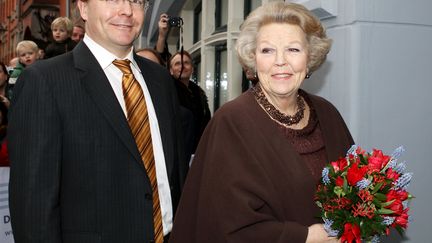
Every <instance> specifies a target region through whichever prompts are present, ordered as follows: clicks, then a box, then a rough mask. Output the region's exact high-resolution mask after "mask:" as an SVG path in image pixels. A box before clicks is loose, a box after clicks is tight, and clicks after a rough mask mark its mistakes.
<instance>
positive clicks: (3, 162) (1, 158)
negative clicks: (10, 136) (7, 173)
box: [0, 140, 9, 166]
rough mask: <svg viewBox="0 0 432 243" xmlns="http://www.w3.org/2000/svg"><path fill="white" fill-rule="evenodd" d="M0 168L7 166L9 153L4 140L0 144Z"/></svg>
mask: <svg viewBox="0 0 432 243" xmlns="http://www.w3.org/2000/svg"><path fill="white" fill-rule="evenodd" d="M0 166H9V153H8V149H7V141H6V140H4V141H3V142H2V143H1V144H0Z"/></svg>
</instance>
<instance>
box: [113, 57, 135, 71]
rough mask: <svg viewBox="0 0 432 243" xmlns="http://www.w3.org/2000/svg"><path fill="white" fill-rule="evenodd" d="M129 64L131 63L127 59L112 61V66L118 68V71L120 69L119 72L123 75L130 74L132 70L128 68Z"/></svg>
mask: <svg viewBox="0 0 432 243" xmlns="http://www.w3.org/2000/svg"><path fill="white" fill-rule="evenodd" d="M130 63H131V61H129V60H128V59H126V60H117V59H116V60H114V61H113V64H114V65H115V66H116V67H118V69H120V71H122V73H123V74H131V73H132V70H131V67H130Z"/></svg>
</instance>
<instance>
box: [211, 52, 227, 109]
mask: <svg viewBox="0 0 432 243" xmlns="http://www.w3.org/2000/svg"><path fill="white" fill-rule="evenodd" d="M215 48H216V52H215V64H216V67H215V74H216V77H215V78H216V80H215V91H214V94H215V95H214V104H213V105H214V107H213V109H214V111H216V110H217V109H218V108H219V107H220V106H221V105H223V104H224V103H226V102H227V101H228V70H227V67H228V65H227V60H228V53H227V48H226V44H223V45H218V46H216V47H215Z"/></svg>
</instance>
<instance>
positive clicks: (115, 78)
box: [83, 34, 173, 235]
mask: <svg viewBox="0 0 432 243" xmlns="http://www.w3.org/2000/svg"><path fill="white" fill-rule="evenodd" d="M83 41H84V43H85V44H86V45H87V46H88V48H89V49H90V51H91V52H92V54H93V55H94V56H95V58H96V60H97V61H98V63H99V65H100V66H101V67H102V69H103V71H104V72H105V75H106V76H107V78H108V80H109V83H110V85H111V87H112V89H113V91H114V93H115V95H116V97H117V100H118V102H119V103H120V106H121V107H122V109H123V112H124V114H125V116H126V117H127V111H126V105H125V101H124V97H123V88H122V77H123V73H122V72H121V71H120V69H118V68H117V67H116V66H115V65H114V64H113V63H112V62H113V61H114V60H115V59H128V60H130V61H131V68H132V72H133V74H134V76H135V79H136V80H137V81H138V82H139V84H140V85H141V88H142V90H143V92H144V97H145V101H146V105H147V110H148V115H149V121H150V133H151V137H152V144H153V153H154V159H155V163H156V165H155V166H156V177H157V182H158V192H159V201H160V208H161V213H162V226H163V232H164V235H166V234H168V233H169V232H171V229H172V218H173V210H172V200H171V190H170V185H169V181H168V174H167V170H166V165H165V156H164V152H163V147H162V139H161V135H160V130H159V123H158V120H157V117H156V111H155V109H154V106H153V102H152V99H151V96H150V93H149V91H148V89H147V85H146V83H145V81H144V78H143V76H142V74H141V70H140V69H139V67H138V65H137V63H136V62H135V60H134V59H133V48H131V51H130V52H129V53H128V55H127V56H126V57H125V58H119V57H116V56H115V55H114V54H112V53H111V52H109V51H108V50H106V49H105V48H103V47H102V46H101V45H99V44H98V43H96V42H95V41H94V40H92V39H91V38H90V37H89V36H88V35H87V34H86V35H85V36H84V39H83Z"/></svg>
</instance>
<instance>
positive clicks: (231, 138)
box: [171, 2, 353, 243]
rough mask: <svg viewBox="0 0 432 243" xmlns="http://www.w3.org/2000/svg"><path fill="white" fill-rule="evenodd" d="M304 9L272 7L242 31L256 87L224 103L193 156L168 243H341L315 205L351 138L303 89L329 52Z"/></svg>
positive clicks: (242, 52) (325, 105) (334, 114)
mask: <svg viewBox="0 0 432 243" xmlns="http://www.w3.org/2000/svg"><path fill="white" fill-rule="evenodd" d="M330 44H331V42H330V40H329V39H327V37H326V34H325V32H324V29H323V27H322V25H321V24H320V22H319V21H318V20H317V19H316V18H315V17H314V16H313V15H312V14H311V13H310V12H309V11H308V10H307V9H305V8H304V7H302V6H301V5H298V4H288V3H283V2H272V3H270V4H266V5H264V6H262V7H260V8H258V9H256V10H255V11H254V12H253V13H251V14H250V16H249V17H248V18H247V19H246V20H245V22H244V24H243V25H242V26H241V33H240V36H239V39H238V40H237V52H238V55H239V59H240V62H241V63H242V64H243V66H244V67H245V69H246V71H248V72H252V73H255V74H256V78H257V84H256V85H255V86H254V87H253V88H252V89H251V90H249V91H248V92H246V93H244V94H242V95H241V96H240V97H238V98H237V99H235V100H233V101H232V102H229V103H227V104H226V105H224V106H223V107H222V108H220V109H219V111H218V112H217V113H216V114H215V116H214V118H213V119H212V120H211V122H210V123H209V125H208V127H207V129H206V131H205V133H204V135H203V137H202V139H201V141H200V144H199V146H198V149H197V153H196V155H195V159H194V161H193V163H192V168H191V170H190V172H189V176H188V179H187V182H186V185H185V187H184V190H183V195H182V199H181V202H180V206H179V208H178V211H177V215H176V219H175V222H174V229H173V232H172V235H171V242H173V243H180V242H188V243H191V242H215V243H216V242H218V243H221V242H236V243H238V242H272V243H273V242H290V243H293V242H337V241H338V240H337V239H336V238H332V237H328V236H327V233H326V232H325V230H324V228H323V225H322V224H320V219H319V218H317V216H318V215H319V210H318V208H317V207H316V205H315V204H314V191H315V189H316V184H317V183H318V182H319V179H320V175H321V170H322V168H323V166H324V164H325V163H326V162H327V161H329V160H335V159H338V158H339V157H340V156H344V155H345V153H346V151H347V149H348V148H349V147H350V145H352V144H353V140H352V137H351V135H350V133H349V131H348V129H347V127H346V125H345V123H344V121H343V119H342V117H341V116H340V114H339V112H338V111H337V110H336V108H335V107H334V106H333V105H331V104H330V103H329V102H328V101H326V100H325V99H323V98H321V97H318V96H315V95H312V94H308V93H307V92H305V91H303V90H301V89H300V85H301V84H302V82H303V81H304V79H305V78H308V76H309V75H310V74H311V73H312V72H313V71H315V70H316V69H317V68H318V67H319V66H320V65H321V64H322V63H323V62H324V60H325V57H326V55H327V53H328V51H329V49H330Z"/></svg>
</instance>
